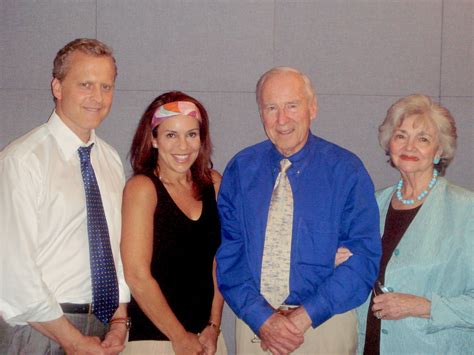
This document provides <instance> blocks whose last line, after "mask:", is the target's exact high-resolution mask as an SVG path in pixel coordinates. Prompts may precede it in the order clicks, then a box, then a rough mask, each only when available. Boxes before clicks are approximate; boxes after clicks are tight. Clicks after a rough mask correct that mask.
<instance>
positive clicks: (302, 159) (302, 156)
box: [270, 131, 317, 174]
mask: <svg viewBox="0 0 474 355" xmlns="http://www.w3.org/2000/svg"><path fill="white" fill-rule="evenodd" d="M316 140H317V138H316V136H314V135H313V134H312V133H311V131H310V132H309V134H308V140H307V141H306V143H305V144H304V146H303V148H301V149H300V150H299V151H297V152H296V153H295V154H293V155H291V156H289V157H285V156H284V155H283V154H281V153H280V152H279V151H278V149H276V147H275V145H272V150H271V157H270V159H271V163H272V166H273V167H274V169H275V168H276V171H277V172H278V171H280V161H281V160H282V159H285V158H286V159H288V160H289V161H291V166H290V168H289V169H288V174H292V173H293V172H297V173H300V172H301V170H302V169H303V168H304V167H305V166H306V165H307V164H308V162H309V161H310V159H309V157H310V150H311V149H312V147H313V146H314V144H315V142H316Z"/></svg>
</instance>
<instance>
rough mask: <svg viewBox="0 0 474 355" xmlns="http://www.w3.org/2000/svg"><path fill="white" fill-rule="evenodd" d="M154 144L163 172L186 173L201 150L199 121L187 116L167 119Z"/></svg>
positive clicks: (158, 131)
mask: <svg viewBox="0 0 474 355" xmlns="http://www.w3.org/2000/svg"><path fill="white" fill-rule="evenodd" d="M153 144H154V145H155V146H157V147H158V164H159V167H160V171H161V172H164V171H168V172H173V173H178V174H182V173H186V172H188V171H189V169H190V168H191V166H192V165H193V164H194V162H195V161H196V158H197V157H198V155H199V150H200V148H201V139H200V136H199V121H198V120H197V119H196V118H194V117H190V116H185V115H179V116H173V117H170V118H167V119H166V120H164V121H163V122H162V123H161V124H160V125H159V126H158V130H157V136H156V138H153Z"/></svg>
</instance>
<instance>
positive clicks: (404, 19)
mask: <svg viewBox="0 0 474 355" xmlns="http://www.w3.org/2000/svg"><path fill="white" fill-rule="evenodd" d="M427 8H428V9H429V16H426V12H427ZM275 17H276V19H275V62H276V63H277V64H287V63H288V64H290V65H294V66H297V67H300V68H302V69H303V70H304V71H306V72H307V73H308V74H309V75H310V76H311V77H313V78H315V79H317V82H318V87H319V90H320V92H321V93H324V94H354V95H361V94H362V95H405V94H406V92H407V90H408V91H410V92H413V91H420V92H424V93H426V94H428V95H436V96H438V95H439V65H440V42H441V0H439V1H435V0H428V1H410V0H404V1H367V0H365V1H361V0H356V1H351V0H335V1H296V2H292V1H278V2H277V5H276V15H275Z"/></svg>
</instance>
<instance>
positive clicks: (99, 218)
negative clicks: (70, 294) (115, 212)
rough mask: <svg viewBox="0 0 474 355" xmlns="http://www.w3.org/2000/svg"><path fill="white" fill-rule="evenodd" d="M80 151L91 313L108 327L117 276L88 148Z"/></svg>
mask: <svg viewBox="0 0 474 355" xmlns="http://www.w3.org/2000/svg"><path fill="white" fill-rule="evenodd" d="M93 145H94V144H91V145H90V146H88V147H80V148H79V150H78V152H79V157H80V159H81V173H82V179H83V181H84V189H85V192H86V207H87V232H88V234H89V258H90V264H91V277H92V312H93V313H94V314H95V315H96V317H97V318H98V319H99V320H100V321H101V322H102V323H108V322H109V320H110V319H111V318H112V316H113V314H114V313H115V311H116V309H117V307H118V304H119V294H118V283H117V273H116V271H115V264H114V257H113V255H112V248H111V247H110V238H109V230H108V227H107V220H106V218H105V213H104V208H103V206H102V199H101V197H100V190H99V185H98V184H97V180H96V178H95V174H94V169H93V167H92V164H91V161H90V154H91V148H92V146H93Z"/></svg>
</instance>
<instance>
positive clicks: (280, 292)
mask: <svg viewBox="0 0 474 355" xmlns="http://www.w3.org/2000/svg"><path fill="white" fill-rule="evenodd" d="M290 165H291V162H290V161H289V160H288V159H283V160H282V161H280V166H281V171H280V173H279V174H278V177H277V179H276V182H275V187H274V188H273V193H272V199H271V201H270V209H269V211H268V220H267V230H266V232H265V246H264V248H263V258H262V274H261V280H260V281H261V282H260V292H261V293H262V295H263V296H264V297H265V299H266V300H267V302H268V303H270V304H271V305H272V307H273V308H278V307H280V306H281V304H282V303H283V302H284V301H285V299H286V298H287V297H288V295H289V293H290V291H289V290H290V287H289V284H290V255H291V236H292V228H293V193H292V192H291V186H290V181H289V180H288V176H286V171H287V170H288V168H289V167H290Z"/></svg>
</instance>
